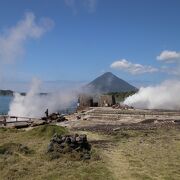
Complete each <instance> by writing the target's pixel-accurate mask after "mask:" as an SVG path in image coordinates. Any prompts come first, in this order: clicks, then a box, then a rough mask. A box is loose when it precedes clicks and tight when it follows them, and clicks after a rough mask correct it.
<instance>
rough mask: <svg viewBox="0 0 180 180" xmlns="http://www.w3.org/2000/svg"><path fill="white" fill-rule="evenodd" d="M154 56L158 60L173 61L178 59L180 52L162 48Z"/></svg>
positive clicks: (179, 58)
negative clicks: (159, 52) (162, 49)
mask: <svg viewBox="0 0 180 180" xmlns="http://www.w3.org/2000/svg"><path fill="white" fill-rule="evenodd" d="M156 58H157V60H160V61H164V62H169V63H173V62H175V61H179V60H180V52H176V51H168V50H164V51H162V52H161V54H160V55H159V56H157V57H156Z"/></svg>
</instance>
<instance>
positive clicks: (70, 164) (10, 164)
mask: <svg viewBox="0 0 180 180" xmlns="http://www.w3.org/2000/svg"><path fill="white" fill-rule="evenodd" d="M52 132H53V133H55V132H58V133H67V130H66V129H64V128H61V127H57V126H48V127H44V126H41V127H38V128H35V129H33V130H30V131H27V132H26V131H22V130H20V131H17V130H5V129H0V150H1V149H2V150H3V148H4V149H6V150H7V149H9V150H11V153H8V152H6V153H5V152H4V151H3V152H2V153H0V179H3V180H6V179H33V180H34V179H37V180H38V179H43V180H44V179H51V180H54V179H63V180H66V179H72V180H75V179H87V180H88V179H89V180H94V179H102V178H103V179H112V176H111V174H110V172H109V171H108V169H107V168H106V167H105V165H104V163H103V161H102V160H100V158H98V154H97V153H96V151H95V150H93V152H92V158H91V160H89V161H77V160H74V158H72V157H71V156H70V155H62V157H60V158H58V159H54V160H50V158H49V156H48V154H47V153H46V149H47V145H48V143H49V139H50V134H51V133H52ZM19 144H22V145H23V146H26V147H27V148H28V149H29V150H30V151H32V152H33V153H24V152H21V151H19V149H18V147H19Z"/></svg>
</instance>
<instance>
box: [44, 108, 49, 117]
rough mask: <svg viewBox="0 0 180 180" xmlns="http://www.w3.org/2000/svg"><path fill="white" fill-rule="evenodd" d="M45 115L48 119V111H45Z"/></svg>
mask: <svg viewBox="0 0 180 180" xmlns="http://www.w3.org/2000/svg"><path fill="white" fill-rule="evenodd" d="M45 114H46V117H47V118H48V116H49V112H48V109H46V111H45Z"/></svg>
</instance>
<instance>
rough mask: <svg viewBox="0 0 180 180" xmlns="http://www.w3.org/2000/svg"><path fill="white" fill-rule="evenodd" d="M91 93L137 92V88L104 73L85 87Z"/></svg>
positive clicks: (109, 73)
mask: <svg viewBox="0 0 180 180" xmlns="http://www.w3.org/2000/svg"><path fill="white" fill-rule="evenodd" d="M85 88H86V89H89V90H90V92H92V93H109V92H129V91H137V88H136V87H134V86H132V85H130V84H129V83H127V82H126V81H124V80H122V79H120V78H118V77H117V76H115V75H114V74H112V73H111V72H106V73H104V74H103V75H101V76H99V77H97V78H96V79H95V80H93V81H92V82H90V83H89V84H87V85H86V87H85Z"/></svg>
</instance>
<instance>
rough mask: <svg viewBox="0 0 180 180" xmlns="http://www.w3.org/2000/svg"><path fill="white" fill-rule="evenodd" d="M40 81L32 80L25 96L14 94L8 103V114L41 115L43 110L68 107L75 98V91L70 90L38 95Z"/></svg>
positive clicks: (51, 110)
mask: <svg viewBox="0 0 180 180" xmlns="http://www.w3.org/2000/svg"><path fill="white" fill-rule="evenodd" d="M39 93H40V81H38V80H33V83H32V85H31V88H30V91H29V92H28V93H27V95H26V96H22V95H20V94H19V93H16V94H15V97H14V99H13V101H12V102H11V104H10V110H9V112H8V115H14V116H20V117H42V116H44V115H45V114H44V112H45V110H46V109H47V108H48V110H49V112H50V113H52V112H56V111H58V110H62V109H64V108H67V107H69V106H70V105H71V104H72V103H73V102H74V101H75V100H76V97H77V96H76V93H75V92H72V91H70V90H66V91H63V92H62V91H60V92H56V93H51V94H48V95H39Z"/></svg>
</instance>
